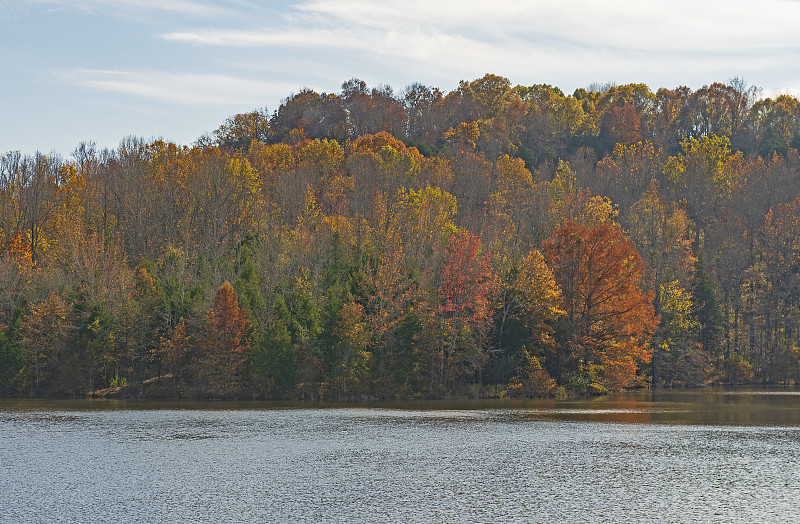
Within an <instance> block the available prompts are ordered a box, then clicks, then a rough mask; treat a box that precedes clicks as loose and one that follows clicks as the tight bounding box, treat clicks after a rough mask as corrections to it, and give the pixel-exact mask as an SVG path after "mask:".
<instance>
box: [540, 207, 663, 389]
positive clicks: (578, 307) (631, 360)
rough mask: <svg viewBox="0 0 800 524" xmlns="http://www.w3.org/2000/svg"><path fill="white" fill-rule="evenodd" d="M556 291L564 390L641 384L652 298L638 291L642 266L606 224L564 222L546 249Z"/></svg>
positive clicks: (650, 330)
mask: <svg viewBox="0 0 800 524" xmlns="http://www.w3.org/2000/svg"><path fill="white" fill-rule="evenodd" d="M544 251H545V256H546V259H547V262H548V264H549V265H550V267H551V269H552V271H553V274H554V276H555V279H556V282H558V284H559V286H560V287H561V290H562V293H563V298H562V304H561V309H563V311H564V312H565V315H564V317H563V318H562V321H561V322H560V325H559V333H558V344H559V348H558V352H557V358H556V361H555V362H554V363H552V365H553V369H554V371H555V372H556V375H557V376H558V377H560V379H561V381H562V382H568V383H569V384H571V385H573V386H576V385H582V386H583V387H584V388H585V387H589V388H598V389H601V390H603V389H609V390H615V389H621V388H625V387H628V386H631V385H633V384H634V383H636V381H637V380H639V376H638V371H639V366H640V365H641V364H646V363H647V362H649V360H650V356H651V349H650V347H649V339H650V336H651V335H652V333H653V330H654V329H655V325H656V317H655V315H654V312H653V304H652V293H645V292H643V291H642V289H641V279H642V271H643V265H642V260H641V257H640V256H639V253H638V252H637V251H636V247H635V246H634V244H633V243H632V242H631V241H629V240H627V239H626V238H625V235H624V232H623V231H622V229H621V228H619V227H617V226H615V225H614V224H613V222H611V221H604V222H599V223H596V224H593V225H588V226H587V225H584V224H581V223H578V222H573V221H570V222H566V223H565V224H564V225H562V226H561V227H560V228H558V229H557V230H556V232H555V233H554V235H553V236H552V237H551V238H550V239H548V240H547V242H546V243H545V246H544Z"/></svg>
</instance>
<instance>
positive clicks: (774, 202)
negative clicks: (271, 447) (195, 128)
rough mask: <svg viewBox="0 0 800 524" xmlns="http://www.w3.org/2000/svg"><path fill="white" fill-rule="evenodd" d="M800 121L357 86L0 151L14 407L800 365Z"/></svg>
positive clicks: (531, 389) (708, 103) (713, 102)
mask: <svg viewBox="0 0 800 524" xmlns="http://www.w3.org/2000/svg"><path fill="white" fill-rule="evenodd" d="M798 146H800V104H799V103H798V100H797V99H796V98H793V97H791V96H786V95H784V96H780V97H777V98H776V99H770V98H761V97H760V96H759V92H758V90H757V89H748V88H746V87H745V86H744V84H743V83H742V82H740V81H738V80H735V81H732V82H730V83H728V84H720V83H718V84H712V85H710V86H707V87H704V88H702V89H698V90H696V91H692V90H691V89H688V88H685V87H680V88H676V89H672V90H670V89H659V90H658V91H657V92H655V93H654V92H652V91H651V90H650V89H649V88H648V87H647V86H645V85H642V84H631V85H624V86H615V85H606V86H595V87H594V88H593V89H579V90H577V91H575V92H574V93H573V94H572V95H565V94H564V93H563V92H562V91H561V90H560V89H558V88H556V87H552V86H549V85H534V86H512V85H511V83H510V82H509V80H508V79H505V78H502V77H499V76H495V75H486V76H484V77H483V78H480V79H477V80H475V81H472V82H462V83H461V84H460V85H459V87H458V89H456V90H454V91H453V92H450V93H447V94H444V93H442V92H440V91H439V90H438V89H436V88H433V87H427V86H423V85H419V84H415V85H412V86H410V87H408V88H407V89H406V90H405V91H403V92H402V93H400V94H399V95H395V94H394V93H393V91H392V90H391V89H390V88H388V87H385V86H379V87H377V88H374V89H368V88H367V86H366V85H365V84H364V83H363V82H361V81H359V80H355V79H354V80H350V81H348V82H345V83H344V84H343V86H342V92H341V93H339V94H325V93H322V94H320V93H316V92H313V91H309V90H304V91H301V92H300V93H298V94H296V95H293V96H291V97H289V98H288V99H286V100H285V101H284V103H283V104H282V105H281V106H280V108H278V110H277V111H275V112H274V113H273V114H269V113H268V112H267V111H266V110H258V111H253V112H251V113H247V114H239V115H235V116H232V117H230V118H229V119H228V120H226V121H225V122H224V123H223V124H222V125H221V126H220V127H219V128H218V129H217V130H215V131H214V132H213V133H211V134H208V135H205V136H203V137H202V138H201V139H199V140H198V142H197V143H196V144H195V145H194V146H192V147H187V146H180V145H177V144H173V143H168V142H164V141H161V140H152V141H145V140H142V139H138V138H127V139H125V140H123V141H122V143H121V144H120V145H119V147H118V148H116V149H114V150H102V151H99V150H97V149H96V148H95V147H94V146H93V145H92V144H87V143H84V144H81V145H80V146H79V147H78V148H77V149H76V150H75V152H74V153H73V155H72V157H71V158H70V159H64V158H60V157H59V156H57V155H43V154H39V153H37V154H34V155H23V154H21V153H19V152H10V153H8V154H6V155H5V156H3V157H2V160H1V161H0V326H1V329H0V390H2V394H5V395H26V396H27V395H39V396H44V395H48V396H83V395H86V394H90V393H91V392H93V391H96V390H100V389H103V388H109V387H115V388H118V387H122V386H124V387H125V391H127V392H128V394H131V395H139V394H144V395H146V396H167V397H198V398H207V397H213V398H326V399H346V398H397V397H403V398H410V397H424V398H436V397H450V396H542V395H548V394H551V393H552V392H553V391H555V388H561V389H567V390H571V391H578V392H600V391H606V390H616V389H621V388H627V387H633V386H639V385H647V384H651V383H652V384H655V385H690V386H692V385H699V384H705V383H709V382H729V383H743V382H751V381H757V382H767V383H776V382H787V381H795V380H797V379H798V377H799V376H800V353H799V352H798V351H799V349H798V346H799V343H800V269H798V268H799V267H800V258H799V255H800V220H798V218H799V217H800V199H798V197H800V156H799V155H798V151H797V148H798Z"/></svg>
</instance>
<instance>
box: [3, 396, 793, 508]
mask: <svg viewBox="0 0 800 524" xmlns="http://www.w3.org/2000/svg"><path fill="white" fill-rule="evenodd" d="M798 408H800V395H798V394H797V392H796V391H790V390H774V389H773V390H739V391H725V390H702V391H655V392H636V393H629V394H624V395H616V396H610V397H607V398H603V399H590V400H580V401H575V400H572V401H553V400H548V401H481V402H463V401H462V402H413V403H408V402H405V403H381V404H376V405H358V406H336V407H332V406H330V405H319V404H317V405H309V404H302V405H300V406H296V405H291V404H271V403H136V402H120V401H113V402H109V401H102V402H97V401H73V402H34V401H14V402H2V403H0V473H1V474H0V493H1V494H2V495H3V496H1V497H0V521H7V522H37V521H39V522H45V521H46V522H51V521H63V522H114V521H124V522H128V521H141V522H376V521H385V522H397V521H410V522H419V521H423V522H497V521H509V522H552V521H561V522H563V521H569V522H598V521H601V522H605V521H611V522H614V521H617V522H620V521H625V522H628V521H645V522H652V521H670V522H687V521H725V522H730V521H749V522H752V521H772V520H776V521H791V520H794V516H796V501H797V500H798V498H800V478H798V476H797V474H796V467H797V464H798V463H800V446H798V444H799V443H800V414H799V413H798V412H800V409H798Z"/></svg>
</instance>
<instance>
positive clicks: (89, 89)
mask: <svg viewBox="0 0 800 524" xmlns="http://www.w3.org/2000/svg"><path fill="white" fill-rule="evenodd" d="M798 24H800V1H798V0H761V1H759V2H757V3H756V2H751V1H748V2H744V1H739V0H703V1H696V0H672V1H670V2H664V1H655V0H640V1H636V2H633V1H622V0H606V1H603V2H598V1H596V0H562V1H558V2H553V1H552V0H547V1H539V0H536V1H524V0H493V1H488V0H482V1H472V0H459V1H439V2H437V1H434V0H405V1H404V2H393V3H387V2H385V1H380V0H342V1H334V0H308V1H295V2H255V1H252V2H251V1H249V0H223V1H218V2H211V1H205V0H0V100H2V102H0V103H1V104H2V105H0V108H2V111H1V112H0V123H1V124H0V152H5V151H9V150H13V149H19V150H22V151H23V152H25V153H32V152H34V151H36V150H41V151H43V152H49V151H51V150H55V151H57V152H59V153H61V154H63V155H65V156H68V155H69V153H70V152H71V151H72V150H73V149H74V148H75V147H76V146H77V145H78V143H79V142H80V141H82V140H93V141H95V142H96V143H97V144H98V146H100V147H114V146H116V145H117V144H118V143H119V141H120V139H121V138H123V137H125V136H127V135H131V134H132V135H136V136H142V137H144V138H151V137H163V138H165V139H168V140H173V141H176V142H178V143H181V144H191V143H192V142H194V141H195V140H196V139H197V138H198V137H199V136H200V135H202V134H203V133H204V132H209V131H212V130H213V129H215V128H216V127H217V126H219V125H220V124H221V123H222V122H223V120H224V119H225V118H226V117H228V116H230V115H232V114H235V113H240V112H246V111H250V110H252V109H255V108H263V107H267V108H268V110H269V111H270V112H272V111H273V110H275V109H276V108H277V107H278V105H279V103H280V101H281V100H282V99H284V98H286V97H287V96H289V95H290V94H291V93H293V92H297V91H298V90H299V89H300V88H302V87H304V86H307V87H310V88H312V89H315V90H317V91H326V92H339V90H340V85H341V83H342V82H343V81H345V80H347V79H349V78H352V77H358V78H361V79H362V80H364V81H366V82H367V84H368V85H370V86H375V85H377V84H388V85H391V86H392V87H393V88H394V89H395V92H399V91H402V89H403V88H405V87H406V86H407V85H409V84H411V83H413V82H422V83H425V84H428V85H435V86H437V87H439V88H441V89H442V90H443V91H449V90H452V89H453V88H455V87H456V86H457V85H458V81H459V80H461V79H464V80H473V79H475V78H478V77H480V76H482V75H483V74H485V73H487V72H491V73H495V74H499V75H503V76H506V77H508V78H509V79H510V80H511V82H512V83H514V84H525V85H529V84H534V83H549V84H554V85H557V86H559V87H561V88H562V89H564V91H566V92H568V93H571V92H572V91H573V90H574V89H575V88H576V87H585V86H587V85H589V84H591V83H593V82H606V81H614V82H617V83H618V84H622V83H628V82H644V83H646V84H648V85H649V86H650V87H651V89H653V90H655V89H657V88H659V87H670V88H671V87H675V86H678V85H688V86H689V87H692V88H695V89H696V88H698V87H701V86H703V85H705V84H709V83H711V82H714V81H723V82H724V81H727V80H729V79H730V78H732V77H735V76H738V77H740V78H743V79H744V80H746V81H747V82H748V84H750V85H757V86H759V87H761V88H763V89H764V92H765V94H766V95H771V94H774V93H783V92H788V93H791V94H794V95H797V94H798V93H800V67H799V66H798V64H800V32H798V29H797V28H798Z"/></svg>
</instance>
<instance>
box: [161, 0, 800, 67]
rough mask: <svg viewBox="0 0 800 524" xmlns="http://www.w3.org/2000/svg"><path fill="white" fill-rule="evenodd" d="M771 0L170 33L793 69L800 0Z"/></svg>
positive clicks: (300, 7) (356, 7) (684, 1)
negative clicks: (755, 6)
mask: <svg viewBox="0 0 800 524" xmlns="http://www.w3.org/2000/svg"><path fill="white" fill-rule="evenodd" d="M764 2H765V3H764V4H763V5H760V7H759V9H753V8H752V4H751V3H750V2H743V1H731V0H707V1H706V2H696V1H695V0H674V1H673V2H671V3H670V4H664V3H663V2H661V1H656V0H642V1H641V2H638V3H636V5H635V8H634V7H632V4H631V3H630V2H629V1H627V0H608V1H606V2H596V1H595V0H566V1H562V2H552V1H550V0H548V1H533V2H520V1H518V0H495V1H494V2H485V1H484V0H461V1H458V2H456V1H438V2H431V1H430V0H406V1H405V2H402V3H397V2H385V1H383V0H366V1H365V0H311V1H306V2H302V3H299V4H295V5H294V6H293V7H292V8H290V9H289V11H287V12H286V13H285V14H284V16H283V17H279V18H276V19H273V20H271V21H270V23H269V24H262V25H260V26H259V27H253V26H254V25H258V24H259V23H260V22H261V20H259V19H258V18H257V17H255V18H254V20H253V24H252V25H251V27H250V28H241V27H237V28H235V29H226V28H221V27H215V28H194V29H190V30H184V31H175V32H169V33H165V34H162V35H161V38H162V39H164V40H166V41H171V42H176V43H185V44H193V45H201V46H214V47H218V48H225V47H234V48H245V47H247V48H259V47H261V48H267V49H269V48H281V49H284V50H286V49H289V50H291V49H319V50H320V54H321V56H323V57H325V56H328V57H331V59H332V60H342V59H341V58H340V57H339V56H336V55H337V54H339V55H341V54H342V52H349V53H351V55H348V58H349V59H350V63H351V64H352V63H353V61H354V56H353V55H352V53H357V55H355V56H357V57H358V58H359V60H360V59H363V58H370V57H371V58H372V61H373V64H374V66H375V67H373V69H383V70H385V69H387V68H389V67H392V65H394V67H395V68H396V70H398V71H406V72H407V71H409V70H413V71H414V73H415V74H419V73H422V74H424V75H426V76H431V75H433V77H434V78H437V77H438V78H442V77H443V76H444V75H454V74H460V75H462V76H463V75H465V74H482V72H486V71H497V72H501V73H502V74H507V75H515V76H526V77H530V76H533V75H537V76H538V77H539V78H541V76H543V75H545V76H548V77H551V78H555V79H563V78H565V77H571V78H577V77H579V76H583V77H586V76H587V75H588V76H593V77H595V78H596V77H597V75H601V76H603V77H604V78H617V79H620V75H622V76H628V77H634V76H636V75H640V77H641V76H644V75H649V77H652V76H653V75H657V76H659V77H660V78H667V77H668V76H670V77H672V78H674V79H675V81H677V82H681V83H684V82H692V81H696V80H695V79H697V78H699V77H701V76H702V77H705V75H709V74H712V75H719V74H723V76H725V78H723V80H724V79H727V78H728V76H733V75H736V74H744V75H746V76H747V74H748V73H750V72H754V73H758V72H760V71H767V70H768V69H771V68H773V69H774V68H775V67H783V68H785V67H786V64H787V63H792V59H796V58H798V48H797V47H796V28H795V25H796V24H795V21H796V20H798V19H800V3H798V2H791V3H789V2H786V1H785V0H764ZM776 12H781V13H782V14H781V16H776V15H775V13H776ZM322 60H325V58H322ZM378 64H379V65H378ZM668 68H671V70H668ZM517 72H521V75H520V74H518V73H517ZM687 76H690V77H691V78H689V79H687V78H686V77H687ZM716 79H720V78H719V77H718V76H717V78H716ZM632 80H633V78H632ZM704 81H707V80H704Z"/></svg>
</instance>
